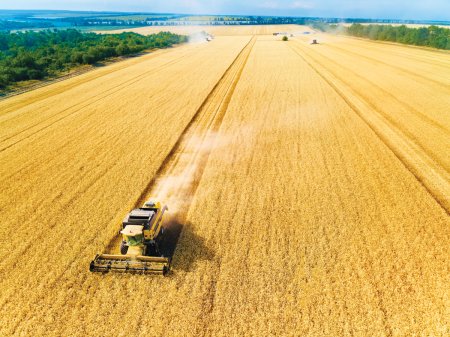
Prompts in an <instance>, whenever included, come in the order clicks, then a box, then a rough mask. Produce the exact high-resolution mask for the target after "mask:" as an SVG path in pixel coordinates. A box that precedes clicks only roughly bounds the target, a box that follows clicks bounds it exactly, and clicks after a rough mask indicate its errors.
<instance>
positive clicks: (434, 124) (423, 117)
mask: <svg viewBox="0 0 450 337" xmlns="http://www.w3.org/2000/svg"><path fill="white" fill-rule="evenodd" d="M296 42H297V41H296ZM298 46H299V47H300V44H298ZM318 54H319V55H320V56H321V57H323V58H324V59H326V60H327V61H328V62H330V63H332V64H335V65H337V66H339V67H340V68H345V69H346V71H347V72H349V73H351V74H352V76H353V77H356V78H359V79H361V80H363V81H366V82H369V83H370V84H371V85H372V86H373V87H375V88H376V89H377V90H379V91H381V92H382V93H383V94H384V95H386V96H388V97H389V98H390V99H391V100H393V101H394V102H395V103H396V104H398V105H400V106H402V107H406V108H407V109H406V110H407V111H410V112H413V113H414V115H415V116H417V117H418V118H420V119H421V120H422V121H424V122H425V123H427V124H429V125H431V126H432V127H434V128H437V129H439V130H440V131H441V132H443V133H444V134H446V135H449V134H450V132H449V130H448V129H447V128H446V127H445V126H444V125H441V124H440V123H439V122H437V121H435V120H434V119H432V118H430V117H428V116H427V115H426V114H424V113H422V112H421V111H419V110H417V109H416V108H414V107H413V106H411V105H410V104H409V103H407V102H404V101H402V100H400V99H398V98H397V97H396V96H395V95H394V94H392V93H390V92H389V91H387V90H386V89H383V88H382V87H380V86H379V85H378V84H375V83H374V82H373V81H371V80H369V79H367V78H366V77H363V76H362V75H360V74H358V73H357V72H355V71H354V70H352V69H351V68H349V67H347V66H343V65H341V64H338V63H337V62H336V61H334V60H333V59H332V58H330V57H327V56H325V55H323V54H320V53H318ZM380 63H382V62H380ZM359 96H361V97H363V96H362V95H359ZM363 98H365V97H363ZM365 100H366V102H367V103H369V102H368V99H367V98H365ZM369 104H370V105H371V106H372V107H373V108H374V109H375V110H377V111H378V112H379V113H380V114H383V116H384V117H385V118H386V119H388V120H389V122H390V123H392V124H393V125H395V126H397V127H398V128H399V129H400V127H399V125H398V122H395V121H394V120H393V118H392V117H390V116H389V115H388V114H385V113H383V112H382V111H379V109H377V108H376V107H375V106H374V105H373V104H371V103H369ZM403 132H404V133H405V134H407V136H408V137H409V138H410V139H414V136H413V135H412V134H411V133H410V132H409V131H407V130H403ZM417 145H418V146H420V147H422V146H421V145H419V144H417ZM423 150H424V151H425V149H423ZM434 159H435V160H436V162H439V160H438V159H437V158H434Z"/></svg>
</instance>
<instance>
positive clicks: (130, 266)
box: [89, 200, 170, 275]
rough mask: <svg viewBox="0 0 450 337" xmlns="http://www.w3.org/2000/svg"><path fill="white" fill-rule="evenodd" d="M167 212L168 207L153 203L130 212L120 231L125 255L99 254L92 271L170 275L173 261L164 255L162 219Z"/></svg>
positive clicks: (147, 203)
mask: <svg viewBox="0 0 450 337" xmlns="http://www.w3.org/2000/svg"><path fill="white" fill-rule="evenodd" d="M166 210H167V206H164V207H161V204H160V203H159V202H155V201H153V200H149V201H147V202H146V203H145V204H144V205H143V206H142V207H140V208H137V209H134V210H132V211H131V212H130V213H128V214H127V216H126V217H125V219H124V220H123V222H122V230H121V231H120V234H121V235H122V241H121V243H120V253H121V254H122V255H115V254H97V255H96V256H95V258H94V260H93V261H92V262H91V264H90V266H89V270H90V271H91V272H103V273H107V272H109V271H115V272H122V273H137V274H162V275H166V274H167V273H168V272H169V269H170V258H169V257H164V256H163V255H162V254H161V252H160V249H161V248H162V239H163V236H164V227H163V226H162V223H163V222H162V220H163V215H164V212H165V211H166Z"/></svg>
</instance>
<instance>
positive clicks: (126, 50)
mask: <svg viewBox="0 0 450 337" xmlns="http://www.w3.org/2000/svg"><path fill="white" fill-rule="evenodd" d="M186 41H187V37H186V36H183V35H176V34H172V33H169V32H161V33H158V34H153V35H148V36H143V35H139V34H136V33H121V34H105V35H102V34H95V33H82V32H80V31H78V30H75V29H68V30H45V31H40V32H32V31H27V32H18V33H6V32H4V33H2V32H0V88H5V87H7V86H9V85H11V84H14V83H16V82H19V81H26V80H39V79H43V78H48V77H53V76H56V75H57V74H59V73H61V72H62V71H67V70H69V69H71V68H73V67H76V66H79V65H82V64H94V63H97V62H99V61H102V60H105V59H107V58H111V57H116V56H123V55H130V54H136V53H139V52H142V51H144V50H146V49H151V48H166V47H170V46H172V45H174V44H178V43H183V42H186Z"/></svg>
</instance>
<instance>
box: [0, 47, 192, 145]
mask: <svg viewBox="0 0 450 337" xmlns="http://www.w3.org/2000/svg"><path fill="white" fill-rule="evenodd" d="M183 57H184V55H182V56H180V57H177V58H176V59H173V60H171V61H169V62H167V63H164V64H162V65H161V66H159V67H157V68H154V69H150V70H148V71H145V72H143V73H141V74H139V75H137V76H135V77H133V78H131V79H129V80H126V81H124V82H122V83H120V84H118V85H116V86H114V87H111V88H109V89H107V90H105V91H103V92H101V93H100V94H98V95H94V96H92V97H90V98H89V99H88V100H87V101H88V103H86V101H82V102H78V103H76V104H74V105H72V106H70V107H67V108H65V109H63V110H61V111H59V112H58V113H56V114H54V115H52V116H50V117H48V118H46V119H44V120H42V121H39V122H38V123H36V124H34V125H31V126H29V127H27V128H25V129H23V130H21V131H20V132H18V133H15V134H13V135H10V136H8V137H6V138H4V139H2V140H1V142H5V141H7V140H9V139H11V138H14V137H16V136H18V135H20V134H21V133H24V132H26V131H28V130H30V129H32V128H34V127H37V126H39V125H40V124H43V123H44V124H45V126H44V127H42V128H40V129H38V130H36V131H34V132H32V133H30V134H29V135H27V136H26V137H23V138H20V139H19V140H17V141H16V142H13V143H11V144H9V145H7V146H5V147H3V148H1V149H0V152H3V151H5V150H7V149H9V148H10V147H12V146H14V145H16V144H18V143H20V142H22V141H24V140H25V139H28V138H29V137H32V136H33V135H35V134H37V133H39V132H40V131H42V130H45V129H47V128H49V127H51V126H52V125H54V124H55V123H58V122H60V121H61V120H63V119H65V118H67V117H70V116H72V115H73V114H75V113H77V112H79V111H80V110H81V109H84V108H86V107H88V106H90V105H92V104H94V103H96V102H98V101H100V100H102V99H104V98H106V97H108V96H110V95H112V94H115V93H116V92H119V91H120V90H122V89H124V88H126V87H128V86H130V85H132V84H134V83H136V82H139V81H141V80H143V79H144V78H145V77H146V76H149V75H153V74H154V73H156V72H158V71H161V70H162V69H165V68H166V67H168V66H171V65H173V64H175V63H177V62H179V61H181V60H182V58H183ZM121 69H122V68H120V69H117V70H121ZM114 71H115V70H112V71H111V72H107V73H106V74H102V76H103V75H107V74H110V73H113V72H114ZM96 78H97V77H95V78H94V79H96ZM90 80H93V79H89V80H87V81H84V82H83V83H86V82H89V81H90ZM72 88H73V87H70V88H69V89H72ZM80 105H81V106H80ZM73 108H74V109H75V110H74V111H71V112H69V113H68V114H66V115H64V116H62V117H60V118H57V119H56V120H55V121H53V122H52V123H50V124H46V123H45V122H47V121H48V120H49V119H51V118H54V117H56V116H58V115H60V114H62V113H64V112H66V111H68V110H71V109H73Z"/></svg>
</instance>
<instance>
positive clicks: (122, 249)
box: [120, 241, 128, 255]
mask: <svg viewBox="0 0 450 337" xmlns="http://www.w3.org/2000/svg"><path fill="white" fill-rule="evenodd" d="M127 252H128V246H127V245H126V243H125V241H122V242H121V243H120V253H121V254H122V255H127Z"/></svg>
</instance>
